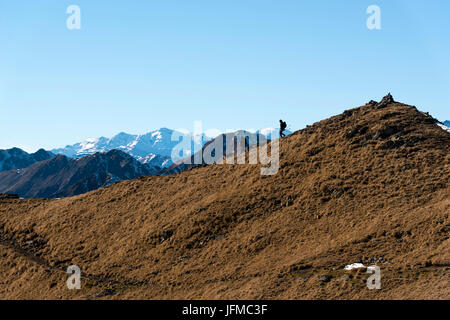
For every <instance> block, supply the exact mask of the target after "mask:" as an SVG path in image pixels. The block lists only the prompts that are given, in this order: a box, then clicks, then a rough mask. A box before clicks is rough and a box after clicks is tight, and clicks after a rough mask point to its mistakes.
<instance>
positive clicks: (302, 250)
mask: <svg viewBox="0 0 450 320" xmlns="http://www.w3.org/2000/svg"><path fill="white" fill-rule="evenodd" d="M279 146H280V148H279V149H280V152H279V155H280V161H279V171H278V173H277V174H275V175H269V176H263V175H261V173H260V167H261V166H260V165H251V164H245V165H237V164H235V165H202V166H198V167H195V168H192V169H191V170H185V171H182V172H181V173H179V174H172V175H164V176H148V177H143V178H140V179H134V180H130V181H120V182H118V183H115V184H113V185H110V186H108V187H107V188H100V189H98V190H95V191H92V192H89V193H86V194H83V195H80V196H77V197H69V198H62V199H23V200H18V199H1V200H0V226H1V229H0V232H1V237H2V238H1V240H2V241H1V243H2V244H4V245H0V257H1V259H0V273H1V274H2V275H4V276H3V278H2V282H3V283H5V284H7V285H2V286H0V296H1V297H3V298H5V299H8V298H11V299H24V298H25V299H39V298H41V297H46V298H48V299H61V298H62V299H229V300H236V299H267V300H271V299H321V300H322V299H366V300H374V299H446V300H448V299H450V288H449V286H448V272H449V270H450V269H449V266H450V258H449V254H448V252H449V226H450V219H449V214H448V213H449V212H450V186H449V183H450V154H449V148H450V133H449V132H447V131H446V130H443V129H442V128H441V127H439V126H438V125H437V124H436V120H435V119H433V118H432V117H430V116H429V115H427V114H424V113H422V112H420V111H418V110H417V109H416V108H415V107H413V106H409V105H405V104H402V103H398V102H395V101H394V100H393V98H392V97H390V96H388V97H386V98H385V99H383V100H382V101H381V102H380V103H378V102H375V101H371V102H370V103H368V104H366V105H364V106H362V107H359V108H355V109H351V110H347V111H345V112H344V113H342V114H340V115H337V116H334V117H331V118H329V119H325V120H323V121H320V122H318V123H315V124H313V125H311V126H309V127H307V128H305V129H303V130H300V131H297V132H295V133H293V134H292V135H289V136H287V137H286V138H283V139H282V140H281V141H280V144H279ZM60 161H61V162H65V161H67V162H68V163H72V164H71V165H69V166H76V164H75V163H74V162H72V161H71V160H67V159H66V160H64V159H60ZM73 161H77V160H73ZM78 161H79V160H78ZM51 163H52V162H51V161H50V162H49V163H48V166H49V169H50V167H51V166H52V165H53V164H51ZM130 163H134V162H131V161H130ZM35 165H36V164H35ZM54 165H55V166H56V164H54ZM63 165H64V166H67V164H63ZM86 167H88V165H87V164H86ZM108 171H109V170H108ZM95 179H96V178H93V180H95ZM69 180H70V179H69ZM60 181H61V183H62V182H64V181H66V179H61V180H60ZM55 185H59V183H58V184H55ZM24 190H27V189H24ZM56 193H57V192H56ZM56 193H55V194H56ZM24 252H26V254H24ZM353 263H360V264H363V265H364V266H371V265H377V266H378V267H380V270H381V288H382V289H381V290H369V289H368V288H367V286H366V280H367V279H368V277H369V276H370V275H369V274H367V273H366V272H365V270H364V269H362V270H350V271H349V270H347V269H346V268H345V266H346V265H350V264H353ZM72 264H76V265H78V266H80V268H81V269H82V273H83V277H82V279H83V280H82V289H81V290H67V287H66V280H67V274H66V270H67V267H68V266H69V265H72Z"/></svg>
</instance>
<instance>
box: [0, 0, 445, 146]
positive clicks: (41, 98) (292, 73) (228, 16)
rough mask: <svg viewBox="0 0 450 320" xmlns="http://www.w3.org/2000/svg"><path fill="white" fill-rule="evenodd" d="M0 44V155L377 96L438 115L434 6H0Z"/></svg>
mask: <svg viewBox="0 0 450 320" xmlns="http://www.w3.org/2000/svg"><path fill="white" fill-rule="evenodd" d="M72 4H76V5H78V6H79V7H80V8H81V30H68V29H67V28H66V19H67V18H68V16H69V15H68V14H67V13H66V8H67V7H68V6H69V5H72ZM372 4H376V5H378V6H379V7H380V8H381V23H382V29H381V30H373V31H370V30H368V29H367V27H366V20H367V17H368V15H367V14H366V9H367V7H368V6H369V5H372ZM0 41H1V47H0V116H1V122H0V124H1V125H0V149H2V148H8V147H13V146H18V147H22V148H24V149H25V150H27V151H35V150H37V149H38V148H40V147H44V148H47V149H50V148H53V147H60V146H65V145H67V144H71V143H74V142H78V141H81V140H84V139H86V138H89V137H99V136H112V135H114V134H116V133H118V132H120V131H125V132H128V133H145V132H148V131H151V130H153V129H157V128H160V127H169V128H185V129H190V130H192V129H193V122H194V120H202V121H203V123H204V128H205V129H209V128H218V129H220V130H225V129H231V128H235V129H237V128H255V129H257V128H264V127H274V126H277V124H278V120H279V119H280V118H282V119H285V120H287V122H288V124H289V125H290V127H291V128H292V129H294V130H295V129H301V128H303V127H304V126H305V125H307V124H311V123H313V122H315V121H318V120H321V119H323V118H326V117H329V116H332V115H335V114H338V113H341V112H342V111H343V110H345V109H348V108H352V107H356V106H359V105H362V104H364V103H366V102H368V101H369V100H371V99H374V100H379V99H381V97H382V96H384V95H385V94H386V93H387V92H388V91H391V92H392V94H393V95H394V98H396V100H399V101H402V102H406V103H409V104H413V105H416V106H417V107H418V108H419V109H421V110H423V111H428V112H430V113H431V114H432V115H434V116H435V117H437V118H439V119H441V120H446V119H450V112H449V110H450V108H449V106H450V1H448V0H441V1H438V0H429V1H413V0H386V1H381V0H372V1H365V0H345V1H334V0H328V1H323V0H315V1H300V0H292V1H291V0H272V1H268V0H170V1H169V0H168V1H165V0H164V1H163V0H158V1H156V0H145V1H144V0H142V1H137V0H127V1H119V0H117V1H106V0H95V1H93V0H72V1H64V0H53V1H51V0H33V1H30V0H14V1H7V0H0Z"/></svg>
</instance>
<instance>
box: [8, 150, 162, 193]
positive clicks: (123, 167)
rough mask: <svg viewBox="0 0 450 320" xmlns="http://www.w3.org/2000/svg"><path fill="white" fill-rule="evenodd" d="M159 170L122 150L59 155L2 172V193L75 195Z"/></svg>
mask: <svg viewBox="0 0 450 320" xmlns="http://www.w3.org/2000/svg"><path fill="white" fill-rule="evenodd" d="M159 170H160V168H159V167H151V166H149V165H147V164H143V163H140V162H139V161H137V160H136V159H134V158H133V157H132V156H130V155H128V154H126V153H124V152H122V151H119V150H112V151H109V152H107V153H96V154H94V155H91V156H87V157H83V158H80V159H70V158H68V157H66V156H64V155H58V156H56V157H53V158H51V159H48V160H44V161H40V162H36V163H34V164H32V165H31V166H28V167H27V168H24V169H16V170H10V171H3V172H0V193H14V194H18V195H20V196H21V197H24V198H52V197H53V198H55V197H67V196H74V195H79V194H82V193H86V192H89V191H92V190H95V189H98V188H100V187H105V186H108V185H111V184H112V183H114V182H117V181H120V180H130V179H136V178H138V177H141V176H148V175H152V174H156V173H157V172H158V171H159Z"/></svg>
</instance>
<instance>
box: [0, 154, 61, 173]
mask: <svg viewBox="0 0 450 320" xmlns="http://www.w3.org/2000/svg"><path fill="white" fill-rule="evenodd" d="M54 156H55V154H53V153H52V152H49V151H45V150H44V149H40V150H38V151H36V152H35V153H31V154H30V153H27V152H25V151H23V150H22V149H19V148H12V149H8V150H0V172H1V171H7V170H13V169H22V168H26V167H28V166H30V165H32V164H33V163H36V162H39V161H43V160H47V159H50V158H52V157H54Z"/></svg>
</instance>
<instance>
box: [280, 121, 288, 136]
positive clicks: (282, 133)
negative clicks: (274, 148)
mask: <svg viewBox="0 0 450 320" xmlns="http://www.w3.org/2000/svg"><path fill="white" fill-rule="evenodd" d="M286 128H287V124H286V122H284V121H283V120H280V138H284V137H286V135H285V134H284V130H286Z"/></svg>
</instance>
